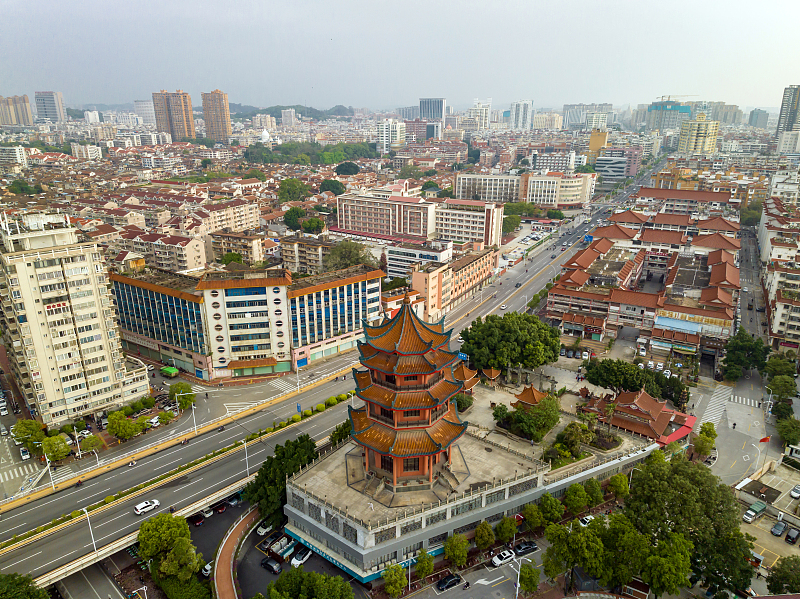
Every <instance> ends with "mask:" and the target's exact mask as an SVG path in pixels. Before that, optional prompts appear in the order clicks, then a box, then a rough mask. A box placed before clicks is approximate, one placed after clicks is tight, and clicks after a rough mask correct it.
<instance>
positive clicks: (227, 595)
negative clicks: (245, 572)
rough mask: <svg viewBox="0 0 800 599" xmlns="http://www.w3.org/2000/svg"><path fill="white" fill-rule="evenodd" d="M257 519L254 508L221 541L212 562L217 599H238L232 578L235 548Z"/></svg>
mask: <svg viewBox="0 0 800 599" xmlns="http://www.w3.org/2000/svg"><path fill="white" fill-rule="evenodd" d="M258 518H259V516H258V508H256V509H254V510H253V511H252V512H250V513H249V514H247V515H246V516H245V517H244V518H243V519H242V520H241V521H240V522H239V523H238V524H236V526H234V528H233V530H231V531H230V533H229V534H228V535H227V536H226V537H225V538H224V539H223V542H222V545H221V546H220V548H219V551H217V559H216V560H214V586H215V587H216V590H217V599H238V595H237V593H236V586H235V583H234V579H233V576H232V574H233V571H234V567H235V563H234V562H235V560H236V547H238V545H239V540H240V539H241V538H242V536H243V535H244V534H245V533H246V532H247V530H248V529H249V528H250V526H251V525H252V524H253V522H256V521H257V520H258Z"/></svg>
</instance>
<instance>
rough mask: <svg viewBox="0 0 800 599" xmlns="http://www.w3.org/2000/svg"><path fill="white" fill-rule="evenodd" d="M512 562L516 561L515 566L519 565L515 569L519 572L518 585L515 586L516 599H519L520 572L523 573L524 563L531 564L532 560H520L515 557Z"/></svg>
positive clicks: (524, 558)
mask: <svg viewBox="0 0 800 599" xmlns="http://www.w3.org/2000/svg"><path fill="white" fill-rule="evenodd" d="M512 560H513V561H514V563H515V564H517V567H516V568H514V569H515V570H516V571H517V584H516V585H514V587H515V589H514V599H517V597H519V575H520V572H521V571H522V562H529V561H531V560H529V559H528V558H527V557H520V558H516V557H514V558H512Z"/></svg>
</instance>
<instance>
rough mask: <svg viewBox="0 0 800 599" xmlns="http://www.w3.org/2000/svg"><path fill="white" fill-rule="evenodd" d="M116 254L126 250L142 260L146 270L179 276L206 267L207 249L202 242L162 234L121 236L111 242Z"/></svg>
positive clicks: (124, 234)
mask: <svg viewBox="0 0 800 599" xmlns="http://www.w3.org/2000/svg"><path fill="white" fill-rule="evenodd" d="M112 243H113V248H114V249H115V250H127V251H129V252H136V253H137V254H141V255H142V256H144V258H145V261H146V263H147V264H148V265H149V266H155V267H157V268H162V269H164V270H168V271H173V272H180V271H184V270H195V269H198V268H203V267H205V265H206V248H205V244H204V243H203V242H202V240H201V239H199V238H196V237H182V236H180V235H162V234H161V233H140V232H133V233H122V234H121V235H120V237H119V239H117V240H114V241H113V242H112Z"/></svg>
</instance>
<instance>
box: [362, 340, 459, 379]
mask: <svg viewBox="0 0 800 599" xmlns="http://www.w3.org/2000/svg"><path fill="white" fill-rule="evenodd" d="M358 350H359V351H360V352H361V364H363V365H364V366H366V367H367V368H369V369H371V370H378V371H380V372H383V373H385V374H396V375H400V376H409V375H423V374H431V373H434V372H437V371H439V370H441V369H442V368H444V367H446V366H448V365H450V364H452V363H454V362H456V361H457V360H458V354H457V352H451V351H447V350H446V349H442V348H440V349H434V350H431V351H429V352H427V353H424V354H407V355H404V354H396V353H390V354H387V353H386V352H385V351H383V350H380V349H376V348H375V347H373V346H371V345H368V344H366V343H362V344H359V346H358Z"/></svg>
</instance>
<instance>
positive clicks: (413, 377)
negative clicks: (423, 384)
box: [406, 374, 419, 381]
mask: <svg viewBox="0 0 800 599" xmlns="http://www.w3.org/2000/svg"><path fill="white" fill-rule="evenodd" d="M406 380H407V381H416V380H419V377H418V376H417V375H416V374H415V375H414V376H407V377H406Z"/></svg>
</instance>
